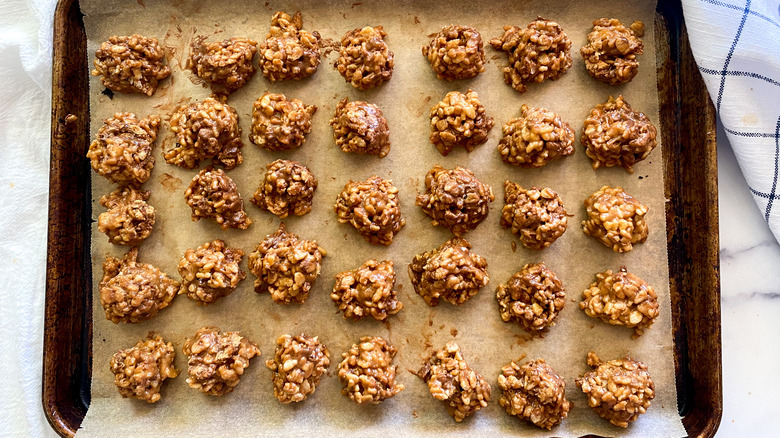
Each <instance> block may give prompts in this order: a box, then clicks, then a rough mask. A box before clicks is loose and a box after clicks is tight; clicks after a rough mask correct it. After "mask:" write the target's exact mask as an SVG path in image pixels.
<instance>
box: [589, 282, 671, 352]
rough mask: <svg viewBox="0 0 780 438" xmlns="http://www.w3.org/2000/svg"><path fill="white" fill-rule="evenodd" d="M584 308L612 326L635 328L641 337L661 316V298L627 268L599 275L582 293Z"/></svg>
mask: <svg viewBox="0 0 780 438" xmlns="http://www.w3.org/2000/svg"><path fill="white" fill-rule="evenodd" d="M580 309H582V310H584V311H585V314H586V315H588V316H590V317H592V318H598V319H600V320H602V321H604V322H606V323H608V324H612V325H622V326H626V327H631V328H633V329H634V337H635V338H637V337H639V336H641V335H642V334H643V333H644V331H645V330H646V329H648V328H649V327H650V326H651V325H653V322H655V318H656V317H658V313H659V310H658V296H657V295H656V293H655V290H653V288H652V287H651V286H650V285H649V284H647V283H646V282H645V281H644V280H642V279H641V278H639V277H637V276H636V275H634V274H632V273H630V272H628V271H627V270H626V268H625V267H622V268H620V270H619V271H618V272H615V273H613V272H612V271H611V270H607V271H605V272H599V273H598V274H596V281H595V282H594V283H593V284H591V285H590V287H589V288H588V289H585V291H584V292H582V302H580Z"/></svg>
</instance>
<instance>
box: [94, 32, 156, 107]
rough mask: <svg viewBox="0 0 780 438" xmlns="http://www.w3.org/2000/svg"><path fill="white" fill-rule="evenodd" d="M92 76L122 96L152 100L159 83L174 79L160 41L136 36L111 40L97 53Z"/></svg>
mask: <svg viewBox="0 0 780 438" xmlns="http://www.w3.org/2000/svg"><path fill="white" fill-rule="evenodd" d="M92 75H93V76H102V77H101V78H100V81H101V82H102V83H103V86H104V87H106V88H108V89H111V90H114V91H119V92H121V93H142V94H146V95H147V96H151V95H152V94H154V92H155V91H157V84H158V83H159V81H161V80H163V79H165V78H167V77H168V76H170V75H171V69H170V68H169V67H168V66H167V65H165V54H164V53H163V50H162V49H161V48H160V44H159V43H158V41H157V38H146V37H145V36H142V35H138V34H133V35H130V36H112V37H111V38H109V39H108V41H104V42H103V43H102V44H100V47H99V48H98V49H97V51H95V69H94V70H92Z"/></svg>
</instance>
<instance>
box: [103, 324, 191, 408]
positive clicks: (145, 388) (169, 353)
mask: <svg viewBox="0 0 780 438" xmlns="http://www.w3.org/2000/svg"><path fill="white" fill-rule="evenodd" d="M174 358H176V351H175V350H174V349H173V344H171V343H170V342H168V343H166V342H165V341H163V338H162V337H161V336H160V335H158V334H157V333H155V332H149V334H147V335H146V338H144V339H141V340H140V341H138V342H136V344H135V346H134V347H132V348H128V349H126V350H119V351H117V352H116V353H114V355H113V356H112V357H111V366H110V369H111V372H112V373H113V374H114V384H115V385H116V387H117V389H119V394H121V395H122V397H124V398H137V399H139V400H144V401H146V402H147V403H157V402H158V401H160V398H161V395H160V389H162V385H163V383H164V382H165V379H172V378H174V377H176V376H178V375H179V370H177V369H176V366H175V365H174V363H173V360H174Z"/></svg>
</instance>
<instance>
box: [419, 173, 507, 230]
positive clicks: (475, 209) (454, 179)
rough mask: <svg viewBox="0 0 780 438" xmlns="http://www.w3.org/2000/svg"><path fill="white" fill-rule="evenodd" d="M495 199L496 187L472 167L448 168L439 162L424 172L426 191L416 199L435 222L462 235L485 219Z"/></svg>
mask: <svg viewBox="0 0 780 438" xmlns="http://www.w3.org/2000/svg"><path fill="white" fill-rule="evenodd" d="M495 199H496V197H495V195H493V188H491V187H490V186H489V185H487V184H483V183H482V182H481V181H480V180H478V179H477V177H476V176H474V173H472V172H471V171H470V170H469V169H466V168H464V167H460V166H458V167H456V168H454V169H445V168H443V167H441V166H439V165H438V164H436V165H434V166H433V168H432V169H431V170H430V171H428V174H427V175H425V193H423V194H421V195H418V196H417V199H416V200H415V203H416V204H417V205H418V206H420V207H421V208H422V210H423V212H425V214H427V215H428V216H430V217H431V219H433V220H432V221H431V223H432V224H433V226H437V225H443V226H445V227H447V228H449V230H450V231H452V232H453V233H454V234H455V235H456V236H460V235H463V234H466V233H467V232H469V231H471V230H473V229H475V228H477V225H479V224H480V223H481V222H482V221H483V220H485V218H486V217H487V215H488V210H489V205H490V203H491V202H493V201H494V200H495Z"/></svg>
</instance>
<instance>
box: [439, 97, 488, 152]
mask: <svg viewBox="0 0 780 438" xmlns="http://www.w3.org/2000/svg"><path fill="white" fill-rule="evenodd" d="M492 128H493V118H491V117H489V116H488V115H487V113H486V111H485V106H484V105H482V103H481V102H480V101H479V96H478V95H477V92H476V91H474V90H471V89H469V91H468V92H467V93H466V94H463V93H461V92H459V91H450V92H449V93H447V95H446V96H444V99H443V100H442V101H441V102H439V103H437V104H436V105H434V106H433V107H432V108H431V143H433V145H434V146H436V149H438V150H439V153H441V154H442V155H443V156H445V157H446V156H447V155H448V154H449V153H450V152H452V150H453V149H454V148H455V147H456V146H461V147H464V148H466V150H467V151H468V152H471V151H473V150H474V146H478V145H481V144H482V143H485V142H486V141H487V137H488V134H489V133H490V130H491V129H492Z"/></svg>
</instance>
